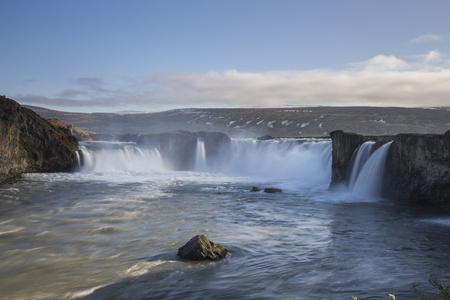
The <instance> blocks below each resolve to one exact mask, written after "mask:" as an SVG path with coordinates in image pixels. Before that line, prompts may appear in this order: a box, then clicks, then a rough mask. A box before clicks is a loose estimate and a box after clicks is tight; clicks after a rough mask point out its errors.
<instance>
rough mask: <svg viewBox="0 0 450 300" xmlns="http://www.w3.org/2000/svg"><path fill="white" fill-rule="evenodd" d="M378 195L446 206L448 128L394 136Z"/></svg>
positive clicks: (449, 149)
mask: <svg viewBox="0 0 450 300" xmlns="http://www.w3.org/2000/svg"><path fill="white" fill-rule="evenodd" d="M382 195H383V196H384V197H386V198H392V199H400V200H409V201H413V202H428V203H431V204H435V205H438V206H442V207H447V208H450V131H447V132H446V133H445V134H443V135H430V134H399V135H397V136H395V138H394V142H393V143H392V145H391V147H390V148H389V152H388V156H387V160H386V169H385V174H384V185H383V190H382Z"/></svg>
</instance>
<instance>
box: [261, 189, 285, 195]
mask: <svg viewBox="0 0 450 300" xmlns="http://www.w3.org/2000/svg"><path fill="white" fill-rule="evenodd" d="M282 192H283V190H282V189H277V188H265V189H264V193H270V194H274V193H282Z"/></svg>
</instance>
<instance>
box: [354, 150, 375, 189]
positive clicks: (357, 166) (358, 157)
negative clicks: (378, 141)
mask: <svg viewBox="0 0 450 300" xmlns="http://www.w3.org/2000/svg"><path fill="white" fill-rule="evenodd" d="M374 146H375V142H373V141H369V142H365V143H363V144H362V145H360V146H359V147H358V149H356V151H355V152H354V153H353V155H352V159H351V162H350V168H351V174H350V180H349V183H348V184H349V188H350V190H353V188H354V187H355V182H356V179H357V178H358V176H359V174H360V172H361V170H362V168H363V167H364V164H365V163H366V162H367V160H368V159H369V157H370V155H371V154H372V152H373V147H374Z"/></svg>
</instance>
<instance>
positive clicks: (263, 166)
mask: <svg viewBox="0 0 450 300" xmlns="http://www.w3.org/2000/svg"><path fill="white" fill-rule="evenodd" d="M196 147H197V148H196V150H195V153H196V154H195V157H194V158H193V159H195V162H194V164H192V165H193V169H192V170H191V171H201V172H213V173H226V174H233V175H243V176H252V177H262V178H277V179H292V180H301V181H304V182H323V183H329V180H330V178H331V142H330V140H328V139H303V140H296V139H285V140H270V141H258V140H254V139H233V140H232V144H231V151H228V152H227V153H223V152H221V153H220V154H219V155H216V156H208V157H207V156H206V148H205V143H204V141H203V139H201V138H199V139H198V140H197V145H196ZM184 150H185V149H180V151H182V152H183V151H184ZM80 153H81V161H82V164H80V165H81V168H80V170H81V171H82V172H152V171H156V172H163V171H170V166H171V165H173V164H171V163H170V162H169V161H167V160H168V159H169V158H168V157H165V158H164V156H162V155H161V154H160V152H159V151H158V150H157V149H156V148H149V147H146V146H143V145H137V144H134V143H83V144H82V145H81V147H80Z"/></svg>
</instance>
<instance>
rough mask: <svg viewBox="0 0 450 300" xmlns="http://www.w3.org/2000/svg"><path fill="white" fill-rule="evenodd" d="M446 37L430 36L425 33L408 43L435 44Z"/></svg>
mask: <svg viewBox="0 0 450 300" xmlns="http://www.w3.org/2000/svg"><path fill="white" fill-rule="evenodd" d="M446 39H447V38H446V37H443V36H440V35H437V34H431V33H427V34H423V35H421V36H418V37H416V38H414V39H412V40H411V41H410V42H411V43H413V44H414V43H427V42H437V41H443V40H446Z"/></svg>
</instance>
